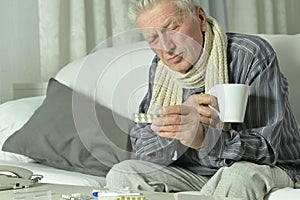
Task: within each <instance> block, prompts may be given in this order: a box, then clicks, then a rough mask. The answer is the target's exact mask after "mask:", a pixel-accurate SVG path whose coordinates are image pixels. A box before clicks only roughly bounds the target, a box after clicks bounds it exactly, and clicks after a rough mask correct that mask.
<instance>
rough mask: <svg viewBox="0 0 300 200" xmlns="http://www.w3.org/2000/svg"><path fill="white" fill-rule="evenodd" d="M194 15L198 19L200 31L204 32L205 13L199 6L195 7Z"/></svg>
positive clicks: (205, 24) (205, 26)
mask: <svg viewBox="0 0 300 200" xmlns="http://www.w3.org/2000/svg"><path fill="white" fill-rule="evenodd" d="M196 15H197V18H198V19H199V20H200V28H201V31H202V32H205V31H206V29H207V19H206V14H205V12H204V10H203V8H202V7H201V6H197V7H196Z"/></svg>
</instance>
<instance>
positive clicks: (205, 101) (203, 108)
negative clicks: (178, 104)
mask: <svg viewBox="0 0 300 200" xmlns="http://www.w3.org/2000/svg"><path fill="white" fill-rule="evenodd" d="M183 105H187V106H192V107H194V108H195V109H196V110H197V112H198V113H199V115H200V122H201V123H202V124H205V125H216V124H217V123H219V122H220V119H219V117H218V115H217V114H216V112H215V111H213V110H212V109H211V108H209V107H208V105H210V106H212V107H214V108H217V107H218V103H217V99H216V98H215V97H214V96H212V95H209V94H195V95H192V96H190V97H189V98H188V99H187V100H186V101H185V102H184V103H183Z"/></svg>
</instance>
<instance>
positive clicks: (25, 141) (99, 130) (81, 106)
mask: <svg viewBox="0 0 300 200" xmlns="http://www.w3.org/2000/svg"><path fill="white" fill-rule="evenodd" d="M91 108H92V109H91ZM132 125H133V123H132V122H131V120H128V119H126V118H124V117H121V116H119V115H117V114H116V113H113V112H112V111H111V110H110V109H108V108H106V107H103V106H101V105H99V104H95V103H94V101H92V100H91V99H89V98H87V97H85V96H83V95H81V94H79V93H77V92H74V91H73V90H72V89H71V88H68V87H67V86H65V85H63V84H61V83H59V82H58V81H56V80H55V79H50V80H49V85H48V89H47V96H46V98H45V100H44V102H43V104H42V105H41V106H40V107H39V108H38V109H37V110H36V111H35V113H34V114H33V116H32V117H31V118H30V119H29V121H28V122H27V123H26V124H25V125H24V126H23V127H22V128H21V129H20V130H18V131H16V132H15V133H14V134H13V135H12V136H10V137H9V138H8V139H7V140H6V141H5V143H4V145H3V148H2V150H4V151H8V152H12V153H17V154H22V155H26V156H28V157H30V158H33V159H34V160H36V161H38V162H40V163H43V164H46V165H49V166H52V167H56V168H60V169H65V170H70V171H77V172H81V173H86V174H92V175H98V176H105V175H106V173H107V172H108V170H109V169H110V168H111V167H112V166H113V165H114V164H116V163H118V162H120V161H123V160H126V159H132V158H133V154H131V153H130V150H131V148H130V142H129V139H128V134H127V133H128V131H129V129H130V128H131V127H132ZM120 127H121V128H120Z"/></svg>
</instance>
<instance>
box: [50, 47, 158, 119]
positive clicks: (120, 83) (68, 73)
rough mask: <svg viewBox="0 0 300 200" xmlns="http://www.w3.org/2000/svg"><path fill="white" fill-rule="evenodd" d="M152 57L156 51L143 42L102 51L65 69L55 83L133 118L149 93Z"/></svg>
mask: <svg viewBox="0 0 300 200" xmlns="http://www.w3.org/2000/svg"><path fill="white" fill-rule="evenodd" d="M153 57H154V53H153V51H152V50H151V48H150V47H149V45H148V44H147V43H146V42H144V41H142V42H137V43H133V44H126V45H117V46H114V47H110V48H104V49H99V50H98V51H96V52H93V53H91V54H89V55H88V56H85V57H83V58H80V59H78V60H75V61H73V62H71V63H69V64H68V65H66V66H65V67H64V68H62V69H61V70H60V71H59V72H58V73H57V75H56V76H55V79H56V80H58V81H59V82H61V83H63V84H64V85H66V86H69V87H70V88H72V89H73V90H74V91H77V92H79V93H81V94H84V95H85V96H87V97H90V98H95V101H96V102H98V103H100V104H101V105H104V106H106V107H108V108H110V109H111V110H113V111H115V112H117V113H118V114H120V115H122V116H124V117H126V118H131V117H132V113H134V112H137V111H138V106H139V104H140V102H141V101H142V99H143V97H144V96H145V94H146V93H147V86H148V71H149V67H150V65H151V61H152V59H153ZM100 63H101V64H100Z"/></svg>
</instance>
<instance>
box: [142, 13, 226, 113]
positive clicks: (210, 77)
mask: <svg viewBox="0 0 300 200" xmlns="http://www.w3.org/2000/svg"><path fill="white" fill-rule="evenodd" d="M207 21H208V26H207V30H206V32H205V34H204V47H203V51H202V54H201V55H200V57H199V59H198V60H197V62H196V63H195V64H194V65H193V66H192V68H191V69H190V70H189V71H188V72H187V73H185V74H183V73H180V72H176V71H174V70H172V69H171V68H170V67H168V66H166V65H165V64H164V63H163V62H162V61H159V62H158V66H157V69H156V73H155V77H154V85H153V93H152V99H151V102H150V106H149V109H148V113H156V110H157V108H159V107H161V106H169V105H179V104H182V92H183V88H189V89H192V88H199V87H202V86H205V91H206V92H207V91H209V89H210V88H211V87H213V86H214V85H216V84H221V83H228V68H227V54H226V50H227V38H226V35H225V33H224V32H223V31H222V29H221V27H220V26H219V24H218V23H217V21H216V20H215V19H214V18H212V17H207Z"/></svg>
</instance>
